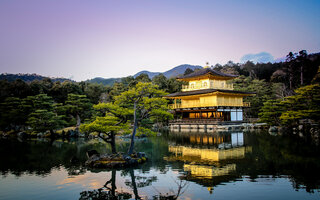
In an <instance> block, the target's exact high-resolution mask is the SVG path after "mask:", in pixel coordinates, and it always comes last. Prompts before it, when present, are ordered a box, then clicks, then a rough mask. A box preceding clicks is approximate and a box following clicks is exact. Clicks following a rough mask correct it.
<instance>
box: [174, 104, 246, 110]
mask: <svg viewBox="0 0 320 200" xmlns="http://www.w3.org/2000/svg"><path fill="white" fill-rule="evenodd" d="M168 106H169V109H172V110H174V109H183V108H200V107H218V106H228V107H250V102H242V104H239V103H226V102H225V103H218V104H212V103H200V102H197V103H188V104H181V103H176V104H169V105H168Z"/></svg>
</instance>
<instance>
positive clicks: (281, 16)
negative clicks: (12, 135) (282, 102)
mask: <svg viewBox="0 0 320 200" xmlns="http://www.w3.org/2000/svg"><path fill="white" fill-rule="evenodd" d="M319 10H320V1H319V0H314V1H313V0H306V1H304V0H276V1H274V0H268V1H259V0H258V1H253V0H237V1H236V0H224V1H222V0H221V1H215V0H158V1H156V0H28V1H26V0H0V73H37V74H40V75H45V76H49V77H65V78H72V79H74V80H77V81H81V80H87V79H91V78H94V77H104V78H111V77H125V76H129V75H134V74H135V73H137V72H139V71H142V70H148V71H153V72H164V71H167V70H169V69H171V68H173V67H175V66H178V65H180V64H192V65H202V66H204V65H205V63H206V62H209V63H210V64H211V65H215V64H216V63H220V64H225V63H227V62H228V61H229V60H231V61H233V62H240V61H243V60H244V59H245V58H254V57H255V55H257V56H261V54H262V55H267V56H268V58H270V59H277V58H281V57H284V56H286V55H287V54H288V53H289V52H290V51H293V52H298V51H300V50H302V49H304V50H307V52H308V53H315V52H320V12H319Z"/></svg>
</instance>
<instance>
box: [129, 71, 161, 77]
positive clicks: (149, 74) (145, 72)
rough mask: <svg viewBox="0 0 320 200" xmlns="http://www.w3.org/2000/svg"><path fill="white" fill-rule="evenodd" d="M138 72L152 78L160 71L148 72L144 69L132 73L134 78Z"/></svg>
mask: <svg viewBox="0 0 320 200" xmlns="http://www.w3.org/2000/svg"><path fill="white" fill-rule="evenodd" d="M140 74H147V75H148V76H149V78H150V79H152V78H153V77H155V76H157V75H159V74H160V72H149V71H146V70H144V71H141V72H138V73H136V74H135V75H133V77H134V78H136V77H137V76H139V75H140Z"/></svg>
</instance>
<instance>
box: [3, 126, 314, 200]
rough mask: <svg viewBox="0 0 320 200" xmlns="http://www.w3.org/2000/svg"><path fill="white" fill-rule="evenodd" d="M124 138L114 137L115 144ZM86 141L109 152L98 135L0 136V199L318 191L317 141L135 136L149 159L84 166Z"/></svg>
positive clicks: (122, 145)
mask: <svg viewBox="0 0 320 200" xmlns="http://www.w3.org/2000/svg"><path fill="white" fill-rule="evenodd" d="M128 145H129V141H128V140H125V139H118V141H117V148H118V150H119V151H125V150H126V149H127V148H128ZM90 149H96V150H98V151H99V152H101V153H107V152H110V148H109V147H108V146H107V145H106V144H104V143H103V142H101V141H99V140H89V141H85V140H81V139H78V140H73V141H62V140H57V141H46V140H28V141H21V140H20V141H19V140H17V139H12V140H8V139H0V155H1V164H0V171H1V174H2V175H1V179H0V199H90V198H92V197H104V198H107V197H111V196H117V197H118V198H119V199H135V198H142V199H160V196H161V197H170V196H178V199H246V200H248V199H258V198H259V199H319V198H320V193H319V192H320V190H319V186H320V173H319V171H320V159H319V158H320V157H319V155H320V154H319V153H320V149H319V147H318V146H316V145H314V144H311V143H308V142H306V141H305V140H303V139H301V138H292V137H287V136H271V135H269V134H268V133H241V132H238V133H231V132H230V133H219V134H218V133H216V134H210V135H206V134H203V133H202V134H183V135H181V134H169V135H168V136H162V137H156V138H149V139H139V140H137V142H136V150H137V151H144V152H146V154H147V156H148V157H149V161H148V162H147V163H145V164H143V165H141V166H139V167H137V168H133V169H125V170H124V169H122V170H92V169H87V168H86V167H85V166H84V162H85V160H86V155H85V152H86V151H87V150H90ZM74 156H75V157H76V159H75V158H74ZM72 158H73V159H72ZM71 159H72V160H73V162H70V160H71ZM179 190H180V192H179ZM115 199H117V198H115Z"/></svg>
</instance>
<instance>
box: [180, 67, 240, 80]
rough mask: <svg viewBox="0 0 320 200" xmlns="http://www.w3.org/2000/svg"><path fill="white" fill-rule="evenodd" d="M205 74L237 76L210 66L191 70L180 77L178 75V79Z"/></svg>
mask: <svg viewBox="0 0 320 200" xmlns="http://www.w3.org/2000/svg"><path fill="white" fill-rule="evenodd" d="M206 74H211V75H213V76H222V77H228V78H235V77H237V75H232V74H225V73H222V72H219V71H216V70H213V69H211V68H203V69H200V70H197V71H195V72H192V73H191V74H187V75H184V76H180V77H178V79H185V78H193V77H197V76H202V75H206Z"/></svg>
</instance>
